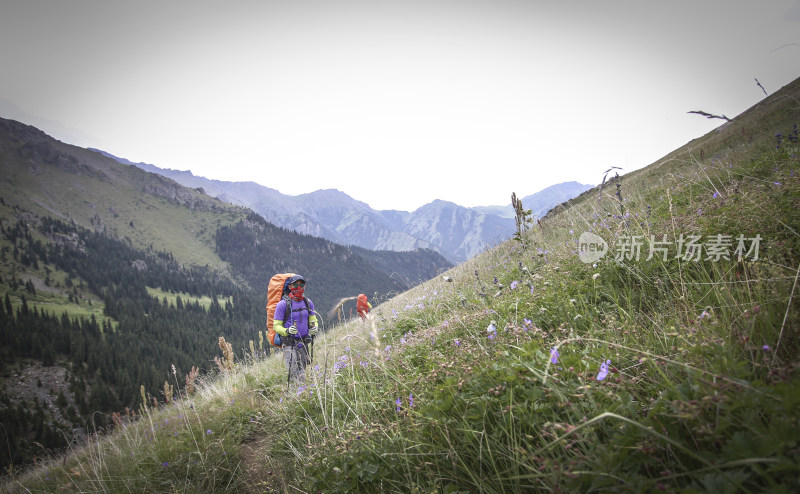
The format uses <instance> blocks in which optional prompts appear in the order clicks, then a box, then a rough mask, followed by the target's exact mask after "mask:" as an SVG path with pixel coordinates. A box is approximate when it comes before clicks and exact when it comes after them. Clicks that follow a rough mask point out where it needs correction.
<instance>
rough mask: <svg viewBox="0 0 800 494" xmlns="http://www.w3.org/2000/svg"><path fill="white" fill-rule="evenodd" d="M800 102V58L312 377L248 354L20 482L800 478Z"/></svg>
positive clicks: (388, 321)
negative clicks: (751, 96)
mask: <svg viewBox="0 0 800 494" xmlns="http://www.w3.org/2000/svg"><path fill="white" fill-rule="evenodd" d="M798 120H800V80H799V81H795V82H794V83H792V84H791V85H789V86H787V87H785V88H783V89H782V90H781V91H779V92H777V93H775V94H774V95H772V96H770V97H769V98H768V99H766V100H765V101H764V102H762V103H761V104H759V105H758V106H757V107H754V108H753V109H751V110H749V111H748V112H745V113H744V114H742V115H740V116H739V117H737V118H736V119H735V120H734V121H733V122H731V123H729V124H726V125H724V126H722V127H720V128H719V129H717V130H715V131H714V132H711V133H709V134H708V135H706V136H703V137H702V138H699V139H697V140H695V141H692V142H691V143H689V144H688V145H686V146H684V147H682V148H680V149H678V150H676V151H675V152H674V153H672V154H670V155H669V156H667V157H665V158H664V159H662V160H660V161H659V162H657V163H654V164H653V165H651V166H649V167H647V168H645V169H643V170H640V171H638V172H635V173H631V174H628V175H624V176H622V177H617V178H615V179H613V180H611V181H610V182H607V183H606V184H605V186H604V187H603V188H602V190H599V189H597V188H596V189H593V190H591V191H588V192H586V193H584V194H582V195H581V196H580V197H578V198H576V199H574V200H572V201H570V202H568V203H565V204H564V205H563V206H562V207H559V208H557V210H556V211H552V212H551V213H550V214H549V215H548V216H547V217H546V218H545V219H544V220H543V223H542V225H541V226H540V225H537V226H535V227H533V228H530V229H527V230H526V231H525V232H523V234H522V235H521V236H520V240H512V241H508V242H505V243H502V244H500V245H498V246H497V247H496V248H494V249H491V250H489V251H487V252H485V253H483V254H481V255H479V256H477V257H475V258H473V259H471V260H470V261H468V262H465V263H463V264H461V265H459V266H457V267H456V268H453V269H451V270H450V271H448V272H447V273H445V274H446V276H447V278H444V277H438V278H436V279H434V280H431V281H428V282H426V283H423V284H421V285H419V286H417V287H414V288H412V289H410V290H408V291H406V292H404V293H402V294H400V295H398V296H396V297H394V298H392V299H390V300H388V301H386V302H384V303H382V304H381V305H380V306H378V307H376V310H375V311H374V312H373V317H372V318H371V319H370V320H369V321H368V322H367V323H362V322H361V321H348V322H345V323H344V324H340V325H338V326H337V327H335V328H333V330H331V331H329V332H327V333H326V334H325V335H324V336H322V337H320V338H318V339H317V342H316V344H315V348H314V362H313V366H312V367H311V368H310V369H309V373H308V378H307V381H306V382H305V384H303V385H302V386H289V387H288V389H287V382H286V375H285V371H284V370H283V366H282V362H281V361H280V360H279V359H278V358H275V357H271V358H266V359H264V358H261V357H258V356H253V355H249V354H247V355H242V354H240V353H237V354H236V356H235V357H233V356H231V357H232V358H235V362H236V363H235V366H234V367H233V368H232V369H231V370H229V371H225V372H220V373H218V374H208V375H205V376H201V378H199V379H198V381H197V382H193V388H189V389H187V388H184V387H183V384H184V379H183V378H182V377H181V375H179V374H177V375H174V376H173V379H172V381H173V384H174V385H175V388H176V394H179V395H180V399H179V400H176V401H175V402H173V403H171V404H170V405H168V406H159V407H154V406H152V405H151V403H150V401H149V397H147V396H143V397H142V398H143V400H142V401H141V402H140V404H139V407H138V410H137V411H136V413H135V414H134V413H131V414H130V416H129V417H119V418H118V427H117V428H116V430H115V431H113V432H111V433H109V434H98V435H96V436H92V437H91V438H90V441H89V442H88V444H87V445H86V446H84V447H81V448H76V449H75V450H74V451H73V452H72V453H71V454H70V455H69V456H68V457H66V458H63V459H54V461H51V462H48V463H46V464H42V465H41V466H39V467H38V468H36V469H33V470H31V471H28V472H25V473H14V474H13V475H12V476H11V477H10V478H9V479H8V481H7V483H6V484H5V489H6V491H8V492H55V491H59V490H63V491H74V492H101V491H102V492H119V491H125V492H129V491H135V492H187V493H188V492H269V491H276V492H318V491H321V492H364V493H373V492H443V493H454V492H486V493H495V492H521V491H532V492H596V491H600V490H607V491H612V492H631V493H639V492H660V491H668V492H676V491H678V492H767V491H768V492H796V491H797V490H798V487H800V445H799V443H798V441H799V440H800V427H798V423H797V422H798V417H800V380H799V379H798V375H797V371H798V369H797V364H798V351H799V350H800V348H799V344H798V336H800V335H799V334H798V331H800V318H799V317H798V314H800V312H798V309H799V308H800V306H799V305H800V304H798V297H799V296H800V294H799V293H797V291H796V285H797V281H798V277H800V215H798V214H797V209H798V207H799V206H800V204H798V199H799V198H800V179H799V177H798V173H797V172H798V170H800V158H798V153H800V143H799V142H798V132H797V123H798ZM599 168H602V169H604V168H603V167H602V166H600V167H599ZM589 233H591V234H592V235H593V236H589V235H584V234H589ZM581 238H583V239H584V242H583V244H582V243H581V240H580V239H581ZM586 239H590V240H592V242H593V243H592V245H594V248H596V249H595V250H592V249H590V247H589V242H588V241H587V240H586ZM603 243H605V244H606V245H607V249H608V250H607V252H605V256H604V257H602V258H598V259H589V260H588V261H589V262H584V261H583V260H582V258H583V259H584V260H586V259H587V257H588V256H590V255H593V254H594V253H596V252H600V253H602V251H603V250H604V249H603ZM637 245H638V246H639V247H638V250H637V247H636V246H637ZM448 280H452V281H448ZM178 390H179V391H178ZM134 415H135V417H134Z"/></svg>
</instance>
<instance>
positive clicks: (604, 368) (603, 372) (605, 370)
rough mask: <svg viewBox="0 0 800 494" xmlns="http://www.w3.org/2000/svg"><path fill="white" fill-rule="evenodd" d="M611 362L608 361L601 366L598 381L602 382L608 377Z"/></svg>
mask: <svg viewBox="0 0 800 494" xmlns="http://www.w3.org/2000/svg"><path fill="white" fill-rule="evenodd" d="M610 363H611V361H610V360H606V361H605V362H603V363H602V364H600V371H599V372H598V373H597V380H598V381H602V380H603V379H605V378H606V376H607V375H608V364H610Z"/></svg>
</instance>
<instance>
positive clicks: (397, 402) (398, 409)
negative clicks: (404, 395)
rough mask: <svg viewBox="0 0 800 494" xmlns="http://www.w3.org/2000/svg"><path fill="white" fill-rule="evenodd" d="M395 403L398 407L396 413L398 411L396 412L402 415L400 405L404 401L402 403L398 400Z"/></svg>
mask: <svg viewBox="0 0 800 494" xmlns="http://www.w3.org/2000/svg"><path fill="white" fill-rule="evenodd" d="M394 403H395V405H397V409H396V410H395V411H396V412H398V413H400V405H401V404H402V403H403V402H402V401H400V398H398V399H397V400H395V402H394Z"/></svg>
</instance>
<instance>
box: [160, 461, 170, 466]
mask: <svg viewBox="0 0 800 494" xmlns="http://www.w3.org/2000/svg"><path fill="white" fill-rule="evenodd" d="M161 466H162V467H164V468H167V467H168V466H169V462H168V461H165V462H164V463H162V464H161Z"/></svg>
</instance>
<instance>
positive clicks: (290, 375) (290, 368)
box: [286, 338, 294, 391]
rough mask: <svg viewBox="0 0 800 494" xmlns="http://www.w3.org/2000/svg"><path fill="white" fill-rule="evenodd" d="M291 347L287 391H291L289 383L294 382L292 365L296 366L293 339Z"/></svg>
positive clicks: (287, 372)
mask: <svg viewBox="0 0 800 494" xmlns="http://www.w3.org/2000/svg"><path fill="white" fill-rule="evenodd" d="M290 347H291V350H290V353H289V366H288V368H287V369H286V391H289V383H290V382H291V380H292V365H294V363H293V362H292V361H293V360H294V338H292V344H291V345H290Z"/></svg>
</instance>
